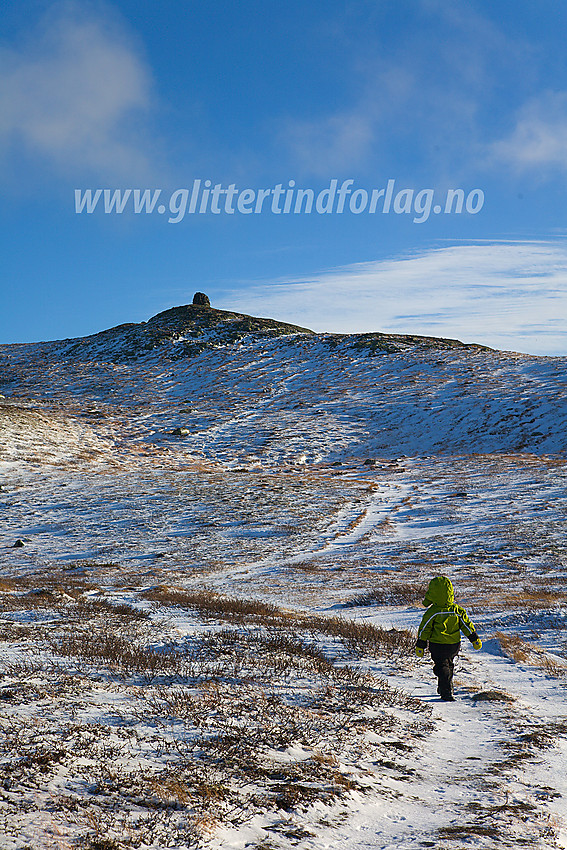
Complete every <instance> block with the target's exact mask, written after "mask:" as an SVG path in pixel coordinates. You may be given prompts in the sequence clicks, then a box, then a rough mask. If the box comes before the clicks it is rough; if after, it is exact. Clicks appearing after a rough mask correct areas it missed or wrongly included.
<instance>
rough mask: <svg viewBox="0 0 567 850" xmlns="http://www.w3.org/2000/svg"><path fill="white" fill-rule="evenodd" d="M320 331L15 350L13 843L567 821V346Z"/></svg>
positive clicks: (5, 810) (194, 318)
mask: <svg viewBox="0 0 567 850" xmlns="http://www.w3.org/2000/svg"><path fill="white" fill-rule="evenodd" d="M298 330H301V329H295V328H290V327H289V326H283V325H278V323H277V322H270V321H269V320H254V319H251V318H250V317H244V318H243V319H242V317H233V316H232V314H226V313H222V312H221V311H214V310H211V311H210V312H207V310H206V309H205V310H203V309H201V311H199V310H194V309H193V310H191V308H183V309H180V310H177V311H175V310H174V311H166V314H161V318H160V317H156V319H155V320H151V321H150V322H148V323H146V325H143V326H136V325H129V326H122V327H121V328H118V329H113V330H112V331H108V332H104V333H103V334H100V335H96V336H95V337H91V338H87V339H85V340H78V341H77V340H75V341H73V340H71V341H65V342H63V343H42V344H38V345H26V346H5V347H4V348H3V349H2V350H1V351H0V392H1V393H3V394H4V395H5V396H6V398H5V399H4V400H0V473H1V480H0V487H1V489H0V504H1V507H2V517H3V520H2V527H1V538H0V547H1V549H0V551H1V553H2V570H1V573H0V606H1V607H0V673H1V674H2V679H0V700H1V705H2V712H1V715H2V717H1V719H0V723H1V725H2V739H1V743H0V846H1V847H2V848H4V847H5V848H6V850H8V848H10V850H24V848H28V847H29V848H34V850H35V848H52V847H54V848H55V847H57V848H70V847H85V848H92V850H96V848H98V850H112V848H120V850H122V848H127V847H140V848H161V850H164V848H179V850H181V848H193V847H205V846H206V847H210V848H221V847H222V848H234V850H237V848H243V847H245V846H249V847H256V848H258V850H260V848H262V850H269V848H280V847H281V848H284V847H293V846H296V847H300V848H305V850H307V848H313V850H322V848H324V847H329V846H332V847H337V848H341V847H342V848H349V850H350V848H356V847H360V848H362V847H378V848H384V850H385V848H400V850H401V849H402V848H403V850H406V848H409V850H411V848H413V847H416V848H417V847H423V846H435V847H446V848H454V850H456V848H459V850H460V848H462V847H463V846H465V845H466V846H471V845H472V846H478V847H490V848H492V847H494V848H496V847H507V846H510V847H542V848H545V847H554V846H567V844H566V842H567V833H566V832H565V826H564V818H565V815H566V807H565V803H564V796H565V794H566V793H567V780H566V779H565V778H564V776H565V771H564V759H565V754H566V750H567V710H566V709H565V684H566V682H567V604H566V597H567V589H566V587H565V575H566V560H567V546H566V544H565V535H564V529H565V510H566V508H567V496H566V488H565V484H566V478H567V466H566V459H565V450H566V448H567V444H566V440H567V437H566V436H565V434H566V430H565V423H566V419H567V408H566V406H565V400H564V385H565V380H564V373H565V361H564V359H562V358H534V357H528V356H524V355H518V354H510V353H501V352H492V351H489V350H487V349H482V348H480V347H475V346H463V345H461V344H459V343H457V342H455V341H450V340H445V341H438V342H436V341H435V340H431V339H423V338H410V337H406V338H404V337H399V336H396V337H388V336H386V335H379V334H375V335H363V336H360V337H339V336H335V335H314V334H309V333H303V332H301V333H298V332H297V331H298ZM290 332H292V335H289V334H290ZM439 572H442V573H445V574H447V575H449V576H450V577H451V579H452V581H453V582H454V584H455V587H456V590H457V595H458V598H459V601H461V602H463V603H464V604H466V606H467V608H468V610H469V612H470V613H471V615H472V617H473V619H474V620H475V623H476V625H477V627H478V629H479V632H480V633H481V635H482V638H483V641H484V648H483V651H482V652H481V653H473V652H472V650H471V649H470V648H469V647H468V645H467V646H465V647H463V652H462V654H461V656H460V661H459V664H458V669H457V681H456V684H457V688H456V690H457V697H458V702H457V703H455V704H454V705H446V704H439V703H438V702H437V696H436V694H435V692H434V690H435V688H434V685H435V680H434V678H433V676H432V674H431V670H430V665H429V664H428V663H424V662H418V661H417V659H415V658H414V656H413V654H412V646H413V640H414V630H415V626H416V624H417V622H418V621H419V618H420V614H421V610H422V609H421V599H422V597H423V593H424V590H425V587H426V586H427V581H428V579H429V578H430V577H431V575H432V574H435V573H439Z"/></svg>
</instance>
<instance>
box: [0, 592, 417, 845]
mask: <svg viewBox="0 0 567 850" xmlns="http://www.w3.org/2000/svg"><path fill="white" fill-rule="evenodd" d="M40 590H42V591H43V590H45V591H46V592H39V593H34V592H32V591H31V589H29V588H28V589H22V587H21V585H18V587H17V589H15V588H14V587H11V588H10V589H9V590H8V591H6V589H4V596H5V597H7V598H9V599H10V600H12V602H13V608H12V610H17V611H18V612H19V613H20V612H22V611H24V610H25V608H26V606H27V607H28V609H29V611H30V612H34V611H37V606H44V607H42V609H41V613H42V614H43V613H44V611H45V612H46V613H47V612H48V611H49V606H51V608H52V614H53V615H55V614H56V615H57V616H56V617H55V616H54V617H52V618H50V619H49V627H48V628H47V629H46V628H45V625H44V623H43V621H42V622H41V623H35V622H33V621H32V622H30V623H26V624H14V626H13V628H14V629H19V632H18V634H19V639H20V644H19V645H20V650H18V652H19V655H18V652H16V653H15V654H14V652H13V654H12V660H11V662H10V664H9V665H6V664H4V665H3V672H5V673H6V674H7V675H8V676H9V677H10V681H9V685H8V684H6V685H5V686H4V688H2V689H1V690H0V699H2V704H3V712H2V714H3V717H4V721H1V720H0V725H1V726H2V731H3V732H4V734H3V735H2V736H1V737H0V741H1V745H0V788H1V787H2V783H6V782H8V783H11V785H10V787H11V788H12V789H14V788H19V787H25V788H27V789H28V791H29V789H31V790H32V791H33V793H34V794H35V796H36V798H37V801H38V802H37V807H38V811H39V809H40V808H41V807H43V806H44V805H45V803H44V801H45V799H49V800H50V803H49V805H50V806H53V807H54V809H53V810H54V811H56V812H57V813H58V814H57V818H58V823H59V828H60V830H61V832H62V834H71V832H70V830H72V829H74V828H75V827H76V825H77V824H79V825H80V828H81V830H82V832H81V834H82V835H83V839H82V840H83V846H85V847H87V848H91V850H93V848H113V850H115V848H119V850H123V848H126V847H139V846H141V844H142V843H143V842H146V843H149V844H151V843H152V841H153V842H154V844H155V846H176V847H180V848H186V847H197V846H202V843H203V841H204V839H205V837H206V835H207V834H208V833H209V832H210V831H211V830H212V829H214V828H215V826H216V825H218V824H219V823H228V824H231V823H232V824H234V825H239V824H241V823H243V822H245V821H246V820H248V819H249V818H250V817H251V816H252V815H253V814H254V813H257V812H266V811H271V812H277V811H285V812H287V813H288V815H287V817H288V818H290V819H292V818H293V814H294V812H296V811H297V810H299V809H303V808H305V807H307V806H309V805H311V804H312V803H315V802H317V801H319V802H323V803H330V802H332V801H333V800H336V799H337V798H340V797H343V796H344V795H347V794H349V793H350V792H351V791H352V790H357V791H359V792H363V791H364V789H365V788H366V787H367V785H366V780H364V781H362V782H361V781H360V775H359V772H358V767H357V765H358V762H359V760H360V758H361V757H362V758H364V759H369V758H373V759H374V761H375V763H376V764H380V765H382V768H381V770H382V771H383V772H385V773H386V774H388V775H393V776H395V777H398V778H401V777H406V778H407V776H408V773H409V771H410V764H409V760H410V759H411V756H410V755H409V754H408V752H406V750H405V749H404V748H402V747H401V744H402V740H403V742H405V744H407V746H408V747H411V746H412V744H413V742H415V741H417V740H418V739H419V738H420V737H423V736H424V735H426V734H428V733H429V731H430V729H431V723H430V720H429V715H430V709H429V708H428V706H426V705H425V704H424V703H422V702H420V700H418V699H416V698H414V697H412V696H410V695H408V694H406V693H404V692H401V691H399V690H397V689H395V688H392V687H389V686H388V684H387V682H386V681H385V680H382V679H378V678H376V677H374V676H371V675H369V674H367V673H364V672H362V671H361V670H360V669H358V668H357V666H356V663H357V661H358V658H359V656H360V655H361V654H364V653H366V652H368V651H371V652H375V653H378V652H380V653H383V654H386V655H388V654H390V653H391V652H400V651H402V650H403V636H402V638H400V636H399V635H398V636H397V637H395V636H394V637H393V636H392V635H389V634H388V633H386V636H385V635H384V634H382V632H381V630H375V629H374V628H373V627H369V626H368V625H366V624H364V623H356V622H352V621H348V620H345V619H342V618H324V617H319V616H314V617H312V616H310V615H307V614H305V615H303V614H294V613H293V612H288V611H285V610H284V609H281V608H278V607H277V606H275V605H270V604H268V603H264V602H262V601H258V600H243V599H235V598H227V597H221V596H218V595H216V594H210V593H208V592H198V593H195V594H190V593H189V592H187V591H180V590H171V589H167V588H155V589H154V590H153V591H151V592H149V593H147V594H145V595H146V597H149V596H151V597H152V599H153V601H154V602H155V603H156V607H157V609H158V611H159V621H156V620H155V619H153V620H152V619H150V618H148V615H147V614H145V613H142V615H141V616H140V612H139V611H138V610H137V609H135V608H132V607H130V606H124V608H121V607H120V606H112V605H111V604H109V603H108V601H107V600H104V599H98V598H95V599H92V598H91V596H87V597H85V596H84V595H83V594H84V590H83V587H82V586H76V583H75V581H74V580H73V581H70V582H69V583H68V584H67V585H64V584H62V585H59V584H58V585H56V586H55V585H54V587H50V588H45V589H43V588H40ZM69 591H70V592H69ZM158 600H159V601H160V602H162V603H163V605H166V606H169V605H171V604H175V605H183V606H187V607H191V608H192V610H193V611H195V612H196V620H197V622H196V626H195V632H194V633H192V634H191V635H188V636H186V637H180V636H179V634H176V633H175V632H174V633H173V634H170V633H169V631H168V629H169V626H168V625H167V619H166V617H167V609H164V607H163V606H162V605H159V603H158ZM164 615H165V617H164ZM199 617H200V618H202V619H203V620H204V623H203V626H204V628H202V629H200V628H199V626H198V618H199ZM215 621H216V622H217V623H218V625H216V626H215V625H214V623H215ZM160 623H161V624H162V625H160ZM13 636H14V635H13V633H12V634H11V635H8V634H6V635H5V634H2V635H0V639H1V638H5V639H9V640H10V641H11V643H12V645H13ZM18 658H19V659H20V660H17V659H18ZM347 662H348V663H347ZM105 699H107V700H108V702H107V703H106V704H105ZM46 704H47V705H49V707H50V708H49V711H48V712H47V713H46V711H45V707H46ZM22 711H23V712H24V713H23V714H21V712H22ZM84 712H86V717H87V718H88V719H87V720H85V721H81V719H80V717H81V716H82V715H83V713H84ZM20 715H21V716H20ZM369 736H370V737H369ZM370 740H372V743H369V741H370ZM297 748H302V750H303V755H302V757H301V758H296V757H295V756H293V755H292V754H293V753H294V752H295V751H296V749H297ZM140 758H141V762H140V761H139V759H140ZM345 765H348V767H346V766H345ZM5 787H6V786H5ZM54 788H57V789H58V790H57V791H56V792H55V791H49V790H48V789H54ZM80 789H84V790H82V791H81V790H80ZM46 795H47V796H46ZM10 805H12V804H10ZM18 812H19V810H17V809H16V808H11V809H10V812H9V813H10V815H11V819H10V818H9V817H8V815H6V817H4V815H3V813H2V812H1V811H0V829H4V833H3V834H5V835H6V836H11V835H16V834H17V831H18V822H19V821H18V817H20V814H19V813H18ZM134 812H135V813H136V814H135V816H134ZM28 814H29V813H28ZM28 814H25V816H26V817H27V816H28ZM22 816H23V815H22ZM296 828H297V830H300V825H299V824H296V825H294V824H292V823H291V821H290V825H289V829H290V831H291V832H293V831H294V830H295V829H296ZM291 832H290V834H291ZM298 834H299V833H298ZM105 842H106V843H105Z"/></svg>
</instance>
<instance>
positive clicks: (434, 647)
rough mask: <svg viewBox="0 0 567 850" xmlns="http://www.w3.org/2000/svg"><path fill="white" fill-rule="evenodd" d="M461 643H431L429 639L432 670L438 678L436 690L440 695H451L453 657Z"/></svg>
mask: <svg viewBox="0 0 567 850" xmlns="http://www.w3.org/2000/svg"><path fill="white" fill-rule="evenodd" d="M460 648H461V643H460V641H459V643H432V642H431V641H429V651H430V653H431V657H432V659H433V672H434V673H435V675H436V676H437V678H438V680H439V684H438V686H437V691H438V693H439V694H441V697H450V696H452V695H453V669H454V666H455V665H454V659H455V656H456V655H457V653H458V651H459V649H460Z"/></svg>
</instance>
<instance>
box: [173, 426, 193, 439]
mask: <svg viewBox="0 0 567 850" xmlns="http://www.w3.org/2000/svg"><path fill="white" fill-rule="evenodd" d="M171 433H172V434H173V436H174V437H188V436H189V434H190V433H191V431H190V430H189V428H174V429H173V431H172V432H171Z"/></svg>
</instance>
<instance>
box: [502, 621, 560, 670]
mask: <svg viewBox="0 0 567 850" xmlns="http://www.w3.org/2000/svg"><path fill="white" fill-rule="evenodd" d="M495 637H496V638H497V639H498V641H499V642H500V646H501V647H502V649H503V650H504V652H505V653H506V655H507V656H508V657H509V658H511V659H512V660H513V661H516V662H518V663H521V664H530V665H531V666H533V667H539V668H540V669H542V670H544V671H545V672H546V673H547V674H548V675H549V676H553V678H563V677H565V676H567V663H563V662H561V661H558V660H556V659H555V658H552V657H551V656H550V655H548V654H547V653H546V652H544V651H543V650H542V649H540V648H539V647H538V646H536V645H535V644H533V643H530V642H529V641H527V640H523V638H521V637H519V635H510V634H505V633H504V632H496V633H495Z"/></svg>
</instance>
